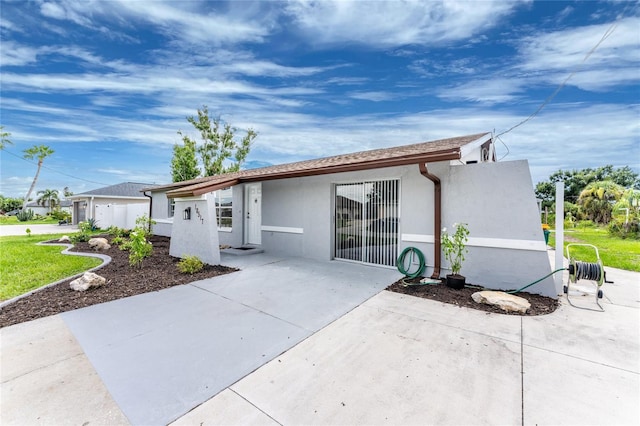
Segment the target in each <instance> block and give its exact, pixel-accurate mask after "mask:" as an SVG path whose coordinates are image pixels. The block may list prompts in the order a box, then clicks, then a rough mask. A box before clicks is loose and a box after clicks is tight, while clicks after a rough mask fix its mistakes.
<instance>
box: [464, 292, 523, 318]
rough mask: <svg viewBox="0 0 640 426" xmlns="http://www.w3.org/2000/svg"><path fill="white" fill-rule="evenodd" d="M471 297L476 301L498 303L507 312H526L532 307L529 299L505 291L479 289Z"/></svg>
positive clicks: (489, 303) (488, 303) (490, 303)
mask: <svg viewBox="0 0 640 426" xmlns="http://www.w3.org/2000/svg"><path fill="white" fill-rule="evenodd" d="M471 298H472V299H473V301H474V302H476V303H484V304H487V305H496V306H498V307H499V308H500V309H502V310H503V311H507V312H519V313H521V314H524V313H525V312H527V310H528V309H529V308H530V307H531V303H529V301H528V300H527V299H525V298H522V297H519V296H514V295H513V294H508V293H505V292H503V291H490V290H485V291H477V292H475V293H473V294H472V295H471Z"/></svg>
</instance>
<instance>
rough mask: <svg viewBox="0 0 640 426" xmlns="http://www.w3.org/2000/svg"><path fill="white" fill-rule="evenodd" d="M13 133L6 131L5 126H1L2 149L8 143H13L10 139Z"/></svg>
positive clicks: (0, 139) (0, 145)
mask: <svg viewBox="0 0 640 426" xmlns="http://www.w3.org/2000/svg"><path fill="white" fill-rule="evenodd" d="M9 136H11V133H9V132H5V131H4V126H0V149H4V147H5V146H6V145H13V142H11V141H10V140H9Z"/></svg>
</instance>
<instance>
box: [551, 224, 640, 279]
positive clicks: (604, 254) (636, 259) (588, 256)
mask: <svg viewBox="0 0 640 426" xmlns="http://www.w3.org/2000/svg"><path fill="white" fill-rule="evenodd" d="M564 235H565V241H564V247H565V249H564V250H563V251H562V253H563V254H564V256H565V257H566V256H567V250H566V247H567V244H570V243H586V244H593V245H594V246H596V247H597V248H598V251H599V252H600V259H602V263H603V264H604V266H605V268H606V267H607V266H610V267H612V268H618V269H625V270H627V271H636V272H640V241H638V240H633V239H624V240H623V239H622V238H617V237H612V236H611V235H610V234H609V232H608V231H607V229H606V228H586V229H565V231H564ZM554 236H555V233H553V232H552V233H551V235H550V238H549V245H551V246H552V247H555V239H554ZM570 251H571V257H573V258H574V259H576V260H580V261H583V262H595V261H596V257H595V251H594V250H593V249H592V248H587V247H571V248H570Z"/></svg>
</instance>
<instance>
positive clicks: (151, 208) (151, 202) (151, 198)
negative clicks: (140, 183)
mask: <svg viewBox="0 0 640 426" xmlns="http://www.w3.org/2000/svg"><path fill="white" fill-rule="evenodd" d="M142 195H144V196H145V197H147V198H149V229H148V231H149V234H151V212H152V211H153V197H152V196H151V195H147V191H142Z"/></svg>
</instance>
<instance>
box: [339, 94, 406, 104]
mask: <svg viewBox="0 0 640 426" xmlns="http://www.w3.org/2000/svg"><path fill="white" fill-rule="evenodd" d="M347 96H349V97H350V98H352V99H361V100H365V101H372V102H382V101H388V100H390V99H397V98H398V97H399V95H398V94H395V93H392V92H379V91H370V92H350V93H348V94H347Z"/></svg>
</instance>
